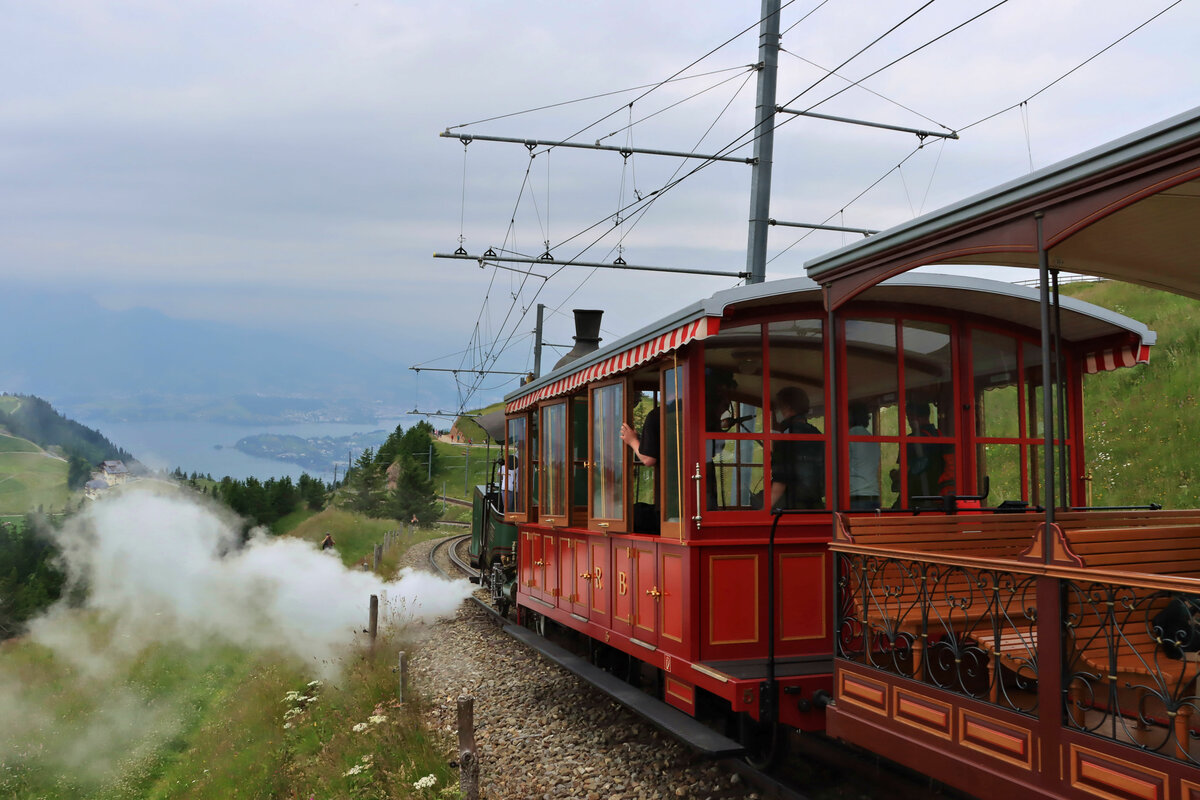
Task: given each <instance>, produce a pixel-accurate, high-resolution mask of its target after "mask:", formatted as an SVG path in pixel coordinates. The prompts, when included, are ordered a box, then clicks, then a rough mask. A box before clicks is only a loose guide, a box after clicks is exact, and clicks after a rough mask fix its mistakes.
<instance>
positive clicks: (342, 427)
mask: <svg viewBox="0 0 1200 800" xmlns="http://www.w3.org/2000/svg"><path fill="white" fill-rule="evenodd" d="M80 422H81V423H82V424H83V425H86V426H88V427H89V428H94V429H96V430H98V431H100V433H102V434H104V436H105V437H106V438H107V439H108V440H109V441H110V442H112V443H113V444H115V445H116V446H117V447H120V448H122V449H124V450H126V451H127V452H129V453H130V454H131V455H133V457H134V458H136V459H137V460H138V461H140V462H141V463H143V464H145V465H146V466H147V467H149V468H150V469H163V470H168V471H170V470H174V469H175V468H176V467H179V468H180V469H182V470H183V471H184V472H186V473H188V474H189V475H190V474H191V473H193V472H199V473H201V474H211V475H212V476H213V477H214V478H216V479H217V480H220V479H221V478H222V477H224V476H225V475H228V476H229V477H231V478H237V479H239V480H241V479H245V478H249V477H251V476H253V477H255V478H260V479H266V478H282V477H283V476H285V475H290V476H291V477H292V478H293V479H295V478H298V477H300V474H301V473H302V472H305V470H303V469H301V468H300V467H297V466H295V465H294V464H289V463H287V462H285V461H276V460H274V459H269V458H255V457H254V456H248V455H246V454H245V453H242V452H240V451H238V450H237V448H235V447H234V444H235V443H236V442H237V440H238V439H241V438H242V437H243V436H253V435H255V434H259V433H277V434H291V435H293V436H302V437H304V438H312V437H317V436H334V437H336V436H349V435H350V434H352V433H363V432H369V431H375V430H378V431H381V432H382V433H381V434H380V436H379V442H380V443H382V442H383V440H384V439H386V438H387V436H388V434H389V433H391V432H392V431H394V430H395V429H396V425H397V424H404V425H405V428H406V429H407V428H408V427H409V426H410V425H412V424H413V421H412V420H407V419H406V420H390V421H389V420H379V421H377V422H375V423H342V422H309V423H299V424H294V425H225V424H221V423H215V422H87V421H84V420H80ZM218 446H219V447H218ZM358 456H359V452H358V451H356V452H354V453H353V454H352V456H351V457H352V458H358ZM308 473H309V474H310V475H312V476H313V477H317V478H322V479H323V480H325V481H329V480H331V479H332V478H333V473H332V472H330V473H325V474H315V473H313V472H312V471H311V470H309V471H308ZM344 474H345V464H342V466H341V468H340V469H339V470H338V475H339V476H340V475H344Z"/></svg>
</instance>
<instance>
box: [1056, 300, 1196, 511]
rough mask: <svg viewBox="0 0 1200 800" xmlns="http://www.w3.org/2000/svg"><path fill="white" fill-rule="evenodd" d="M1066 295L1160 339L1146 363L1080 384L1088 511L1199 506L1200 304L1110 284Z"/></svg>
mask: <svg viewBox="0 0 1200 800" xmlns="http://www.w3.org/2000/svg"><path fill="white" fill-rule="evenodd" d="M1065 290H1069V292H1070V294H1072V295H1073V296H1075V297H1078V298H1079V299H1080V300H1086V301H1088V302H1090V303H1095V304H1096V305H1100V306H1104V307H1106V308H1111V309H1113V310H1114V311H1118V312H1120V313H1122V314H1125V315H1127V316H1130V317H1133V318H1134V319H1136V320H1139V321H1140V322H1144V323H1145V324H1146V325H1148V326H1149V327H1150V329H1151V330H1154V331H1156V332H1157V333H1158V343H1157V344H1156V345H1155V346H1154V347H1153V348H1151V351H1150V363H1149V364H1146V365H1143V366H1140V367H1136V368H1133V369H1119V370H1115V371H1113V372H1106V373H1100V374H1097V375H1092V376H1089V377H1087V378H1085V380H1084V431H1085V445H1084V446H1085V451H1086V453H1087V460H1088V464H1089V468H1090V472H1091V475H1092V504H1093V505H1135V504H1144V503H1148V502H1157V503H1162V504H1163V505H1164V506H1166V507H1168V508H1196V507H1200V449H1198V448H1197V447H1196V443H1197V441H1200V408H1198V407H1197V397H1198V396H1200V302H1197V301H1195V300H1189V299H1187V298H1184V297H1178V296H1176V295H1171V294H1165V293H1163V292H1156V291H1153V290H1150V289H1143V288H1141V287H1138V286H1131V285H1129V284H1123V283H1116V282H1113V281H1105V282H1103V283H1092V284H1071V285H1069V286H1067V287H1065ZM1065 290H1064V293H1065Z"/></svg>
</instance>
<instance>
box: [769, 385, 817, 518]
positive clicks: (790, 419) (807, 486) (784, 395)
mask: <svg viewBox="0 0 1200 800" xmlns="http://www.w3.org/2000/svg"><path fill="white" fill-rule="evenodd" d="M775 411H776V415H777V417H778V418H779V423H778V424H777V425H776V430H778V431H779V432H780V433H801V434H818V435H819V434H820V433H821V431H820V430H818V429H817V427H816V426H815V425H813V424H812V423H811V422H809V421H808V420H807V417H808V411H809V405H808V395H807V394H805V393H804V390H803V389H801V388H799V387H798V386H786V387H784V388H783V389H780V390H779V393H778V394H777V395H776V396H775ZM824 496H825V443H824V442H813V441H807V442H806V441H794V440H784V439H781V440H778V441H776V442H775V445H774V446H773V447H772V448H771V508H824V507H825V500H824Z"/></svg>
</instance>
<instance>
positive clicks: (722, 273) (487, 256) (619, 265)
mask: <svg viewBox="0 0 1200 800" xmlns="http://www.w3.org/2000/svg"><path fill="white" fill-rule="evenodd" d="M433 257H434V258H452V259H457V260H459V261H479V262H481V263H482V262H483V261H508V262H511V263H514V264H554V265H557V266H563V267H594V268H597V269H632V270H639V271H642V272H675V273H683V274H687V275H715V276H716V277H718V278H745V277H747V276H748V275H749V273H747V272H730V271H728V270H718V269H690V268H687V267H651V266H643V265H639V264H626V263H625V260H624V259H622V258H618V259H617V260H616V261H613V262H612V263H605V262H603V261H562V260H560V259H557V258H554V257H553V256H551V255H550V254H549V253H543V254H542V255H540V256H538V257H537V258H520V257H517V256H500V255H496V253H495V252H494V251H492V250H491V249H489V250H488V252H486V253H484V254H483V255H481V256H473V255H469V254H465V255H464V254H461V253H434V254H433ZM497 266H498V265H497ZM538 277H541V276H538Z"/></svg>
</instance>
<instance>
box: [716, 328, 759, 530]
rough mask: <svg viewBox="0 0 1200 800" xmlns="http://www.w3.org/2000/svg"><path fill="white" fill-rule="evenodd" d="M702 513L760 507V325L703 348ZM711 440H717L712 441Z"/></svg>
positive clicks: (728, 332) (721, 335) (729, 333)
mask: <svg viewBox="0 0 1200 800" xmlns="http://www.w3.org/2000/svg"><path fill="white" fill-rule="evenodd" d="M704 429H705V431H707V432H708V434H709V435H708V436H706V437H705V441H704V473H705V474H704V485H705V497H706V503H705V507H706V508H708V509H713V510H724V511H732V510H747V509H754V508H762V507H763V503H764V500H763V496H764V491H765V487H764V486H763V441H762V438H761V437H762V434H763V431H764V419H763V341H762V326H761V325H744V326H741V327H735V328H728V329H726V330H723V331H721V333H719V334H718V335H716V336H713V337H711V338H710V339H709V340H708V341H707V342H706V343H705V347H704ZM713 434H716V435H715V436H714V435H713Z"/></svg>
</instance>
